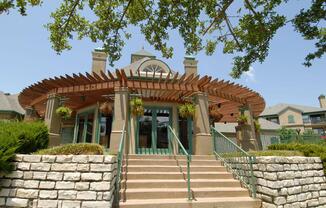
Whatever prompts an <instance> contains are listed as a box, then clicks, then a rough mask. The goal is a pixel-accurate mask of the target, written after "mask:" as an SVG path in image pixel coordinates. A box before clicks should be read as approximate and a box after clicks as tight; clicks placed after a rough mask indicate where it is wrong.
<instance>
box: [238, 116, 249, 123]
mask: <svg viewBox="0 0 326 208" xmlns="http://www.w3.org/2000/svg"><path fill="white" fill-rule="evenodd" d="M237 121H238V124H239V125H244V124H247V123H248V117H247V116H246V115H240V116H239V117H238V118H237Z"/></svg>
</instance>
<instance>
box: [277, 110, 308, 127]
mask: <svg viewBox="0 0 326 208" xmlns="http://www.w3.org/2000/svg"><path fill="white" fill-rule="evenodd" d="M289 115H293V117H294V123H289V122H288V116H289ZM279 120H280V125H281V126H284V125H286V126H297V125H303V120H302V114H301V112H300V111H297V110H294V109H291V108H288V109H286V110H284V111H283V112H281V113H280V115H279Z"/></svg>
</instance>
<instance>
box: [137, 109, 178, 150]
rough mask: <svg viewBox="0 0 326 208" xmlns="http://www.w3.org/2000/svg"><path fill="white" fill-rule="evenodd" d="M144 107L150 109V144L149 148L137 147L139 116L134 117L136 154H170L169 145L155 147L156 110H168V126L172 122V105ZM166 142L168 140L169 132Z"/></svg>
mask: <svg viewBox="0 0 326 208" xmlns="http://www.w3.org/2000/svg"><path fill="white" fill-rule="evenodd" d="M144 108H145V109H149V110H151V111H152V132H151V134H152V146H151V148H140V147H139V128H140V124H139V122H140V117H137V118H136V132H135V133H136V135H135V137H136V154H170V153H171V147H168V148H157V121H156V120H157V119H156V118H157V111H158V110H168V111H169V126H170V125H171V124H172V118H173V111H172V107H161V106H144ZM167 135H168V142H169V141H170V137H169V134H167Z"/></svg>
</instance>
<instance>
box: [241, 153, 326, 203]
mask: <svg viewBox="0 0 326 208" xmlns="http://www.w3.org/2000/svg"><path fill="white" fill-rule="evenodd" d="M238 167H241V166H238ZM253 168H254V175H255V176H256V188H257V197H258V198H260V199H262V201H263V203H262V204H263V207H264V208H300V207H320V208H321V207H326V179H325V174H324V171H323V165H322V163H321V160H320V158H319V157H257V158H256V162H255V164H254V165H253Z"/></svg>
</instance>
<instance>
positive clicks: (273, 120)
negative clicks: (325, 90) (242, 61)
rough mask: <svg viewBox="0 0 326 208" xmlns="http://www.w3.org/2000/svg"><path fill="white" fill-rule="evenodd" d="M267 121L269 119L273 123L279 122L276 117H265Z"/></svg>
mask: <svg viewBox="0 0 326 208" xmlns="http://www.w3.org/2000/svg"><path fill="white" fill-rule="evenodd" d="M266 119H267V120H268V121H271V122H274V123H277V124H279V123H280V122H279V120H278V117H272V118H266Z"/></svg>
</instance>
